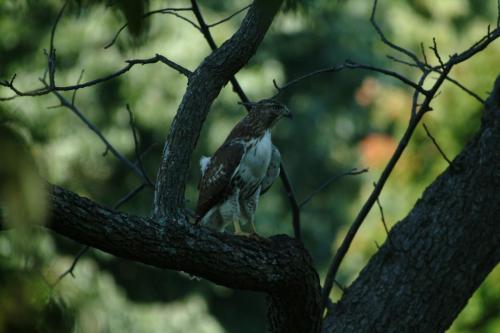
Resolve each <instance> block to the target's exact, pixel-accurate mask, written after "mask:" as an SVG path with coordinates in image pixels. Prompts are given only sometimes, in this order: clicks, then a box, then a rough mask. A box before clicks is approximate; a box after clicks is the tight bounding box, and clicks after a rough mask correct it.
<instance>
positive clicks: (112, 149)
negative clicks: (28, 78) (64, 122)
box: [40, 79, 153, 186]
mask: <svg viewBox="0 0 500 333" xmlns="http://www.w3.org/2000/svg"><path fill="white" fill-rule="evenodd" d="M40 81H41V82H42V83H43V84H45V86H47V82H46V81H44V80H43V79H40ZM52 93H53V94H54V95H55V96H56V97H57V98H58V99H59V102H60V103H61V105H62V106H64V107H65V108H67V109H69V110H71V111H72V112H73V113H74V114H75V115H76V116H77V117H78V118H80V120H81V121H83V122H84V123H85V125H87V127H88V128H89V129H90V130H91V131H92V132H94V133H95V134H96V135H97V136H98V137H99V139H100V140H101V141H102V142H103V143H104V145H105V146H106V151H108V150H109V151H110V152H111V153H112V154H113V155H114V156H115V157H116V158H117V159H118V160H119V161H120V162H122V163H123V164H125V165H126V166H127V167H128V168H129V169H130V170H131V171H132V172H133V173H135V174H136V175H137V176H138V177H139V178H140V179H141V180H142V181H143V182H144V183H146V184H148V185H150V186H153V184H152V183H151V182H150V181H149V179H148V178H147V177H146V175H145V174H144V173H143V172H142V171H141V169H139V168H138V167H137V166H136V165H135V164H134V163H132V162H131V161H130V160H129V159H127V158H126V157H125V156H123V155H122V154H121V153H120V152H119V151H118V150H116V148H115V147H114V146H113V145H112V144H111V143H110V142H109V141H108V140H107V139H106V138H105V137H104V135H103V134H102V133H101V131H100V130H99V129H98V128H97V127H96V126H95V125H94V124H93V123H92V122H91V121H90V120H89V119H88V118H87V117H86V116H85V115H84V114H83V113H82V112H81V111H80V110H79V109H78V108H77V107H76V106H75V105H73V104H71V102H69V101H68V100H67V99H66V98H65V97H64V96H63V95H61V93H59V92H58V91H53V92H52Z"/></svg>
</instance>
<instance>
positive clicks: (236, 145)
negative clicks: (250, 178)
mask: <svg viewBox="0 0 500 333" xmlns="http://www.w3.org/2000/svg"><path fill="white" fill-rule="evenodd" d="M244 152H245V146H244V144H243V143H242V142H239V141H230V142H228V143H226V144H224V145H222V146H221V147H220V148H219V149H218V150H217V151H216V152H215V154H214V156H212V158H211V159H210V161H209V163H208V165H206V167H205V170H204V173H203V177H202V179H201V182H200V186H199V188H200V193H199V196H198V204H197V206H196V216H197V221H199V220H200V219H201V218H202V217H203V216H204V215H205V214H206V213H207V212H208V211H209V210H210V208H212V207H213V206H215V205H216V204H218V203H219V202H220V201H222V200H224V198H225V197H226V196H227V195H228V194H230V191H231V177H232V176H233V174H234V173H235V172H236V170H237V169H238V166H239V164H240V161H241V157H242V156H243V153H244Z"/></svg>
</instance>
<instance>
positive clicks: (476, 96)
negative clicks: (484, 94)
mask: <svg viewBox="0 0 500 333" xmlns="http://www.w3.org/2000/svg"><path fill="white" fill-rule="evenodd" d="M420 45H421V48H422V54H423V57H424V61H425V69H426V70H428V71H435V72H437V73H440V72H441V69H440V68H438V67H433V66H430V65H429V64H428V63H427V56H426V54H425V50H424V49H423V47H424V46H423V44H422V43H421V44H420ZM387 58H389V59H391V60H392V61H394V62H397V63H400V64H403V65H406V66H409V67H419V66H418V65H416V64H414V63H412V62H409V61H405V60H401V59H398V58H396V57H393V56H390V55H388V56H387ZM446 80H447V81H450V82H451V83H453V84H454V85H456V86H457V87H459V88H460V89H462V90H463V91H465V92H466V93H467V94H469V95H470V96H472V97H473V98H474V99H476V100H477V101H478V102H479V103H481V104H484V103H485V100H484V99H482V98H481V97H480V96H479V95H478V94H476V93H475V92H473V91H472V90H470V89H469V88H467V87H465V86H464V85H463V84H462V83H460V82H458V81H457V80H455V79H454V78H452V77H451V76H448V77H446Z"/></svg>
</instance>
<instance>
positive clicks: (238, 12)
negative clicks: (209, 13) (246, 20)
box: [207, 4, 252, 28]
mask: <svg viewBox="0 0 500 333" xmlns="http://www.w3.org/2000/svg"><path fill="white" fill-rule="evenodd" d="M251 5H252V4H249V5H246V6H245V7H243V8H241V9H239V10H237V11H236V12H234V13H232V14H231V15H229V16H228V17H226V18H223V19H222V20H220V21H217V22H214V23H212V24H207V27H208V28H213V27H215V26H217V25H219V24H222V23H224V22H227V21H229V20H230V19H232V18H233V17H235V16H236V15H238V14H240V13H242V12H244V11H245V10H247V9H248V8H250V6H251Z"/></svg>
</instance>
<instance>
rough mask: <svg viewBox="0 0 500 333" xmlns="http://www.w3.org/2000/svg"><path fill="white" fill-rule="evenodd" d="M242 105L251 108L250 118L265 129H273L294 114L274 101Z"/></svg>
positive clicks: (267, 100)
mask: <svg viewBox="0 0 500 333" xmlns="http://www.w3.org/2000/svg"><path fill="white" fill-rule="evenodd" d="M242 104H243V105H246V106H250V112H249V117H251V118H253V120H254V121H255V122H258V124H259V125H260V126H262V127H264V128H265V129H267V128H271V127H273V125H274V124H276V122H277V121H278V120H280V119H281V118H283V117H286V118H292V113H291V112H290V110H289V109H288V108H287V107H286V106H285V105H283V104H281V103H279V102H277V101H275V100H272V99H263V100H260V101H258V102H255V103H254V102H249V103H242Z"/></svg>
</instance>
